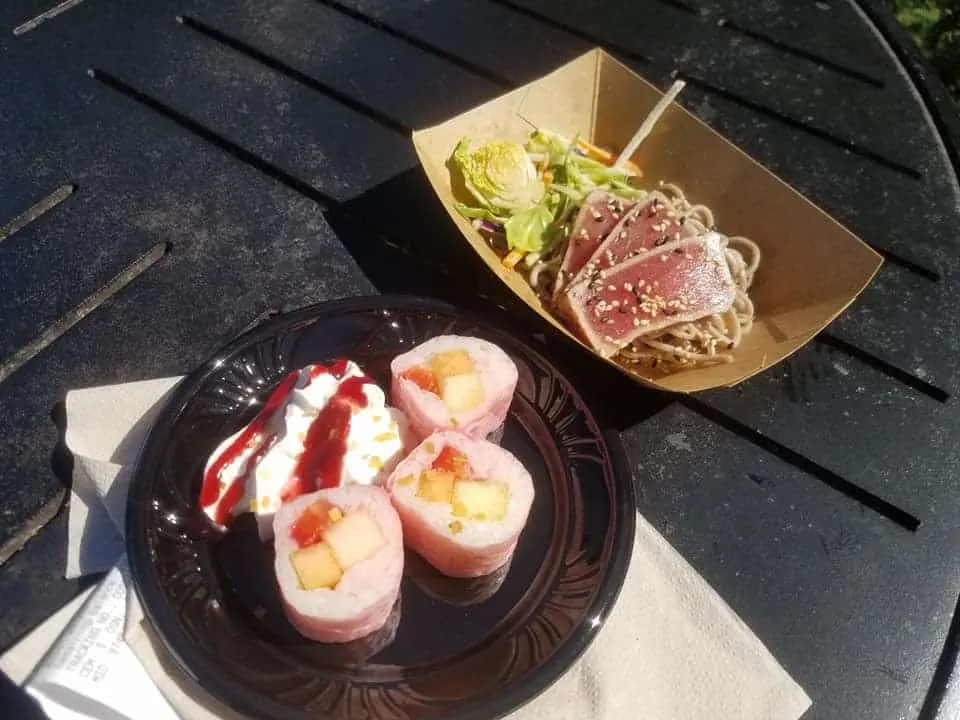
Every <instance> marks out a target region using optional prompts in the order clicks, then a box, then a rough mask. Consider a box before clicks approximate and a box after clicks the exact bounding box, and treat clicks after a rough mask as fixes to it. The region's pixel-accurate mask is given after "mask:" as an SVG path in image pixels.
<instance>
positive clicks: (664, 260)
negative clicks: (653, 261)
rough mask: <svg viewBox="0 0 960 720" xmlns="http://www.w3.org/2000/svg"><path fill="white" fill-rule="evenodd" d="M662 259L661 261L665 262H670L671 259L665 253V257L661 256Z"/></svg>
mask: <svg viewBox="0 0 960 720" xmlns="http://www.w3.org/2000/svg"><path fill="white" fill-rule="evenodd" d="M660 259H661V260H662V261H663V262H666V261H667V260H669V258H668V257H667V255H666V253H664V254H663V255H661V256H660Z"/></svg>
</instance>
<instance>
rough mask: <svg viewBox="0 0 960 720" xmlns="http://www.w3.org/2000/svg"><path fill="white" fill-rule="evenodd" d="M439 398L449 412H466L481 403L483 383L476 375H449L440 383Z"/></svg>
mask: <svg viewBox="0 0 960 720" xmlns="http://www.w3.org/2000/svg"><path fill="white" fill-rule="evenodd" d="M440 397H441V398H442V399H443V403H444V405H446V406H447V409H448V410H450V412H455V413H457V412H468V411H470V410H473V409H474V408H475V407H477V405H479V404H480V403H482V402H483V383H481V382H480V375H479V374H477V373H475V372H474V373H466V374H465V375H451V376H450V377H445V378H443V379H442V380H441V381H440Z"/></svg>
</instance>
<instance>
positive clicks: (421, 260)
mask: <svg viewBox="0 0 960 720" xmlns="http://www.w3.org/2000/svg"><path fill="white" fill-rule="evenodd" d="M327 221H328V223H329V224H330V226H331V227H332V228H333V230H334V232H336V233H337V236H338V237H339V238H340V241H341V242H342V243H343V244H344V246H345V247H346V248H347V250H348V251H349V252H350V254H351V255H352V256H353V258H354V259H355V260H356V262H357V264H358V265H359V266H360V268H361V270H363V272H364V273H365V274H366V276H367V277H368V278H369V279H370V281H371V282H372V283H373V284H374V285H375V286H376V288H377V289H378V290H379V291H380V292H381V293H399V294H413V295H421V296H425V297H434V298H437V299H439V300H443V301H446V302H448V303H450V304H452V305H455V306H456V307H458V308H461V309H464V310H468V311H472V312H475V313H478V314H480V315H482V316H484V317H487V318H489V319H491V320H494V321H495V322H496V323H497V324H498V325H501V326H504V327H506V328H507V329H509V330H511V331H512V332H513V333H515V334H516V335H518V336H519V337H521V338H523V339H525V340H527V341H529V342H530V343H531V344H532V345H533V346H534V347H537V348H539V349H540V350H541V352H543V353H544V355H546V356H547V357H548V358H549V359H550V360H551V361H552V362H553V363H555V364H556V365H557V366H558V367H560V368H561V369H562V370H563V371H564V373H565V374H566V375H567V376H568V377H569V378H570V380H571V381H572V382H573V383H574V385H575V386H576V387H577V389H578V390H579V391H580V392H581V394H583V396H584V398H585V399H586V401H587V403H588V404H589V406H590V408H591V409H592V410H593V411H594V413H596V414H597V415H598V417H599V418H600V419H601V420H602V421H603V422H604V424H605V426H607V427H609V426H611V425H612V426H613V427H616V428H618V429H624V428H626V427H630V426H632V425H635V424H637V423H639V422H641V421H642V420H644V419H646V418H648V417H650V416H651V415H654V414H656V413H657V412H659V411H660V410H661V409H663V408H664V407H665V406H666V405H668V404H669V403H670V402H671V397H670V396H669V395H667V394H665V393H662V392H658V391H656V390H650V389H648V388H644V387H641V386H639V385H637V384H636V383H634V382H632V381H630V380H629V379H627V378H626V377H624V376H623V375H622V374H621V373H620V372H618V371H617V370H614V369H613V368H611V367H609V366H608V365H606V364H605V363H603V362H601V361H599V360H597V359H595V358H593V357H591V356H590V355H589V354H588V353H587V352H586V351H585V350H584V349H583V348H581V347H580V346H579V345H577V344H576V343H574V342H572V341H571V340H570V339H569V338H567V337H565V336H564V335H563V334H562V333H560V332H558V331H557V330H556V329H555V328H553V327H551V326H550V325H549V324H547V323H546V322H544V321H543V320H542V319H541V318H540V316H539V315H537V314H536V313H535V312H534V311H533V310H531V309H530V308H528V307H527V306H526V304H524V303H523V302H522V301H521V300H519V299H518V298H516V297H515V296H514V295H513V293H512V292H511V291H510V290H509V289H508V288H507V287H506V286H505V285H504V284H503V283H502V282H501V281H500V280H499V279H498V278H497V277H496V276H495V275H494V274H493V273H492V272H491V271H490V269H489V268H488V267H487V266H486V265H485V264H484V262H483V261H482V260H481V259H480V258H479V257H478V256H477V254H476V253H475V252H474V250H473V249H472V248H471V247H470V245H469V243H467V242H466V241H465V240H464V239H463V237H462V236H461V235H460V232H459V231H458V230H457V228H456V226H455V225H454V224H453V223H452V222H451V220H450V218H449V216H448V215H447V213H446V211H445V210H444V208H443V206H442V205H441V204H440V202H439V200H438V199H437V197H436V195H435V194H434V192H433V189H432V188H431V187H430V184H429V183H428V182H427V179H426V176H425V175H424V174H423V172H422V171H421V169H420V168H419V167H416V168H412V169H410V170H407V171H405V172H403V173H400V174H399V175H396V176H395V177H393V178H391V179H389V180H387V181H385V182H383V183H381V184H380V185H377V186H376V187H373V188H371V189H370V190H368V191H367V192H365V193H363V194H362V195H359V196H357V197H355V198H353V199H351V200H349V201H347V202H345V203H342V204H341V205H339V206H338V207H336V208H334V209H332V210H330V211H328V213H327Z"/></svg>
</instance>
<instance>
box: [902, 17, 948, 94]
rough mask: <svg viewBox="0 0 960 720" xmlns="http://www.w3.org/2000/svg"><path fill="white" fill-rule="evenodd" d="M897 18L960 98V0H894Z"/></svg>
mask: <svg viewBox="0 0 960 720" xmlns="http://www.w3.org/2000/svg"><path fill="white" fill-rule="evenodd" d="M891 5H892V6H893V12H894V14H895V15H896V18H897V20H898V21H899V23H900V24H901V25H903V26H904V27H905V28H906V29H907V31H909V32H910V34H911V35H913V39H914V40H915V41H916V42H917V45H919V46H920V49H921V50H922V51H923V54H924V55H925V56H926V57H927V59H928V60H929V61H930V64H931V65H933V67H934V69H935V70H936V71H937V73H938V74H939V75H940V77H941V79H942V80H943V82H944V83H945V84H946V86H947V88H948V89H949V90H950V92H951V94H952V95H953V97H954V98H955V99H960V7H958V6H960V0H891Z"/></svg>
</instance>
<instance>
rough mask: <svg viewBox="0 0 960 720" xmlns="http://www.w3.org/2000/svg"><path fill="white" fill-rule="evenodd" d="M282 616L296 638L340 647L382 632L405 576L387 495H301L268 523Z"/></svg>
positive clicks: (399, 534) (342, 491) (347, 490)
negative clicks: (271, 527) (272, 536)
mask: <svg viewBox="0 0 960 720" xmlns="http://www.w3.org/2000/svg"><path fill="white" fill-rule="evenodd" d="M274 533H275V536H276V545H275V548H276V560H275V565H274V567H275V570H276V574H277V582H278V584H279V586H280V595H281V597H282V599H283V606H284V611H285V613H286V615H287V618H288V619H289V620H290V622H291V624H292V625H293V626H294V627H295V628H296V629H297V630H298V631H299V632H300V634H302V635H304V636H305V637H308V638H310V639H312V640H317V641H319V642H327V643H345V642H350V641H352V640H356V639H357V638H361V637H364V636H367V635H369V634H370V633H372V632H374V631H376V630H379V629H381V628H382V627H383V626H384V624H385V623H386V622H387V620H388V619H389V617H390V613H391V610H392V609H393V607H394V603H395V602H396V600H397V595H398V594H399V592H400V580H401V579H402V576H403V560H404V555H403V530H402V528H401V525H400V519H399V517H398V516H397V512H396V511H395V510H394V508H393V507H392V505H391V503H390V498H389V497H388V496H387V493H386V492H384V491H383V490H382V489H380V488H378V487H368V486H362V485H352V486H348V487H342V488H334V489H331V490H320V491H319V492H314V493H310V494H308V495H303V496H301V497H299V498H296V499H295V500H292V501H291V502H289V503H287V504H286V505H284V506H282V507H281V508H280V509H279V510H278V511H277V514H276V516H275V518H274Z"/></svg>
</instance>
